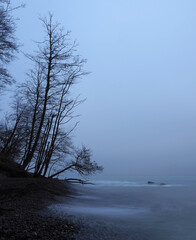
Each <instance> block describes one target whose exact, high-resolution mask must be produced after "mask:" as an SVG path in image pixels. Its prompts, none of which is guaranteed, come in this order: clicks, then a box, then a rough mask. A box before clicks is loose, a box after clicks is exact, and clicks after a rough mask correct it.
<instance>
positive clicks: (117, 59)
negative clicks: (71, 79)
mask: <svg viewBox="0 0 196 240" xmlns="http://www.w3.org/2000/svg"><path fill="white" fill-rule="evenodd" d="M13 2H14V3H17V2H19V3H20V2H21V1H19V0H18V1H13ZM26 4H27V5H26V8H25V9H20V10H18V11H17V12H16V13H15V15H16V17H18V18H20V20H18V21H17V25H18V28H17V37H18V39H20V42H21V43H23V47H21V50H22V51H24V52H28V53H32V52H33V51H34V50H35V49H36V47H35V43H34V42H33V40H34V41H40V40H42V36H43V31H42V24H41V22H40V21H39V19H38V18H39V16H47V13H48V11H51V12H52V13H53V14H54V17H55V19H56V20H57V21H58V22H60V23H61V24H62V25H63V26H64V28H65V30H71V31H72V34H71V36H72V38H73V40H74V39H77V41H78V43H79V47H78V53H79V54H81V56H83V57H84V58H87V60H88V63H87V64H86V67H85V69H86V70H88V71H90V72H91V74H90V75H88V76H87V77H84V78H83V79H82V80H80V82H79V84H78V85H77V87H76V89H75V91H76V93H80V94H81V96H82V97H84V98H85V97H86V98H87V100H86V102H85V103H84V104H83V105H81V106H80V107H79V108H78V110H77V113H79V114H81V117H80V124H79V126H78V128H77V130H76V132H75V137H74V142H75V143H76V144H77V145H78V146H80V145H81V144H85V145H87V146H88V147H90V148H91V149H92V152H93V159H94V160H95V161H97V162H98V163H99V164H101V165H103V166H104V168H105V170H104V172H103V175H102V176H130V175H195V173H196V94H195V93H196V14H195V13H196V1H195V0H186V1H184V0H172V1H171V0H164V1H163V0H154V1H152V0H123V1H120V0H93V1H92V0H58V1H54V0H41V1H40V0H31V1H30V0H29V1H26ZM29 68H30V66H29V65H28V62H27V61H26V60H25V58H24V57H23V56H22V54H19V55H18V59H17V61H15V62H14V64H12V67H11V69H12V72H13V74H14V76H15V78H16V80H17V81H21V80H22V79H24V76H25V75H24V72H25V71H27V70H28V69H29Z"/></svg>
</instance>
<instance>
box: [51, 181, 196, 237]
mask: <svg viewBox="0 0 196 240" xmlns="http://www.w3.org/2000/svg"><path fill="white" fill-rule="evenodd" d="M153 180H154V179H153ZM163 180H164V183H166V185H160V183H163ZM147 181H148V179H146V178H143V179H142V178H140V179H139V178H137V179H136V180H135V181H130V180H127V181H94V184H95V185H85V186H79V187H76V188H77V190H78V193H77V195H73V196H71V197H72V201H68V202H63V203H61V204H57V205H52V206H51V207H50V209H51V210H52V211H53V212H55V213H56V214H57V215H59V216H61V217H65V216H67V215H69V216H72V217H76V218H78V219H82V221H84V222H85V227H84V228H82V230H81V232H80V234H79V236H78V239H122V240H127V239H133V240H135V239H137V240H140V239H141V240H145V239H146V240H157V239H158V240H185V239H186V240H195V239H196V193H195V187H196V178H194V177H178V178H174V177H173V178H172V177H170V178H165V179H164V178H162V179H161V178H156V182H155V184H152V185H151V184H147Z"/></svg>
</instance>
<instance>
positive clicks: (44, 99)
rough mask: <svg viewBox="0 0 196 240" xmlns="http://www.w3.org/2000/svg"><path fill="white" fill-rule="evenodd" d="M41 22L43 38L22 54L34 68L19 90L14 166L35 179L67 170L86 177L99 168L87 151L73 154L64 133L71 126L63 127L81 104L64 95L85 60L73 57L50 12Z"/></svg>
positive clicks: (72, 45) (73, 51)
mask: <svg viewBox="0 0 196 240" xmlns="http://www.w3.org/2000/svg"><path fill="white" fill-rule="evenodd" d="M41 21H42V23H43V26H44V29H45V33H46V36H45V39H44V41H42V42H40V43H38V52H37V54H36V55H27V57H28V58H29V59H30V60H31V61H32V62H33V63H34V68H33V70H31V71H30V73H29V74H28V76H27V80H26V81H25V83H24V84H22V85H20V87H19V98H20V100H21V102H22V106H23V112H22V113H21V118H20V121H19V123H18V125H17V127H18V128H19V129H25V132H24V136H23V139H25V141H24V146H23V150H22V153H23V156H21V160H20V161H19V162H20V163H21V165H22V166H23V168H24V169H26V170H28V169H33V170H34V174H35V175H36V176H40V175H41V176H50V177H55V176H57V175H59V174H60V173H63V172H65V171H66V170H71V169H72V170H76V171H77V172H79V173H80V174H81V175H85V174H87V175H88V174H90V173H92V172H95V171H99V170H102V168H101V167H99V166H98V165H97V164H96V163H93V162H91V160H90V152H89V150H87V149H86V148H82V150H80V153H79V150H75V148H74V146H73V144H72V141H71V138H70V134H71V133H72V131H73V130H74V129H75V127H76V126H77V123H75V124H73V126H72V127H71V128H69V129H68V128H67V127H66V126H67V125H68V123H69V122H70V121H71V120H72V119H73V118H74V109H75V108H76V107H77V106H78V105H79V104H81V103H82V102H83V100H80V99H79V97H76V98H72V97H71V94H70V92H71V90H72V86H73V85H74V84H75V83H76V80H77V79H79V78H81V77H82V76H84V75H86V74H87V72H85V71H84V70H83V65H84V63H85V62H86V61H85V60H84V59H82V58H81V57H80V56H78V55H77V54H76V47H77V44H76V43H75V42H73V43H72V42H71V41H70V32H66V33H64V30H63V29H62V28H61V27H60V25H59V24H58V23H53V16H52V15H51V14H50V15H49V18H48V19H46V18H45V19H41ZM13 131H14V128H13ZM76 155H77V156H76ZM82 160H83V162H82Z"/></svg>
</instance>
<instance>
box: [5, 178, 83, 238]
mask: <svg viewBox="0 0 196 240" xmlns="http://www.w3.org/2000/svg"><path fill="white" fill-rule="evenodd" d="M70 193H71V187H70V185H69V184H65V183H64V182H61V181H59V180H53V179H51V180H50V179H44V178H13V177H12V178H11V177H6V176H4V175H0V240H8V239H10V240H16V239H17V240H18V239H21V240H22V239H24V240H25V239H28V240H31V239H47V240H49V239H56V240H58V239H59V240H61V239H62V240H63V239H70V240H73V239H75V237H74V236H75V235H76V234H77V232H78V230H79V226H77V224H75V223H74V222H73V221H71V220H70V219H59V218H57V217H55V216H53V215H51V216H50V215H43V214H42V212H43V210H44V209H46V208H47V206H48V205H50V204H52V203H55V202H58V200H57V196H65V197H66V196H67V197H68V195H69V194H70Z"/></svg>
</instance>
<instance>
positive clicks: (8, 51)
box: [0, 0, 24, 91]
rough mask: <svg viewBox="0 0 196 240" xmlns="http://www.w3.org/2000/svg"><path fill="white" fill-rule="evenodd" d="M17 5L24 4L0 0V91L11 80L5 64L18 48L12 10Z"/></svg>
mask: <svg viewBox="0 0 196 240" xmlns="http://www.w3.org/2000/svg"><path fill="white" fill-rule="evenodd" d="M19 7H24V5H20V6H18V7H12V6H11V4H10V0H0V91H2V89H3V88H4V87H5V86H6V85H7V84H11V83H12V82H13V78H12V77H11V75H10V73H9V71H8V70H7V64H8V63H10V61H11V60H13V58H14V56H15V53H16V52H17V50H18V44H17V41H16V37H15V29H16V25H15V19H14V18H13V16H12V11H13V10H15V9H17V8H19Z"/></svg>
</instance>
